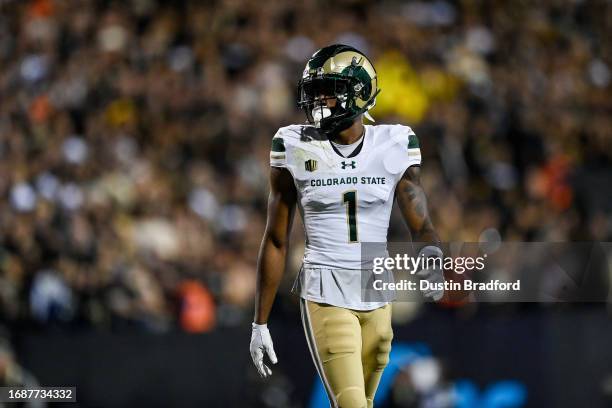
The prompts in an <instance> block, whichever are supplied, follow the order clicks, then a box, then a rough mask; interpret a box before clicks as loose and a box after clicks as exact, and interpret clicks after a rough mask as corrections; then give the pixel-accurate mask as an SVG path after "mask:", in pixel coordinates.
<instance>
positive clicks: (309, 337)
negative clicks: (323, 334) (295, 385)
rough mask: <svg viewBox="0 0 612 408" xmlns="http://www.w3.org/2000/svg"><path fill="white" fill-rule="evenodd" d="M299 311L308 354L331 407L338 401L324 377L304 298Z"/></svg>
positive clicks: (336, 404) (335, 405)
mask: <svg viewBox="0 0 612 408" xmlns="http://www.w3.org/2000/svg"><path fill="white" fill-rule="evenodd" d="M300 312H301V314H302V325H303V326H304V334H305V335H306V342H307V343H308V349H309V350H310V355H311V356H312V360H313V362H314V365H315V368H316V370H317V373H318V374H319V377H320V378H321V381H322V382H323V386H324V387H325V392H326V393H327V398H329V402H330V404H331V406H332V407H334V408H335V407H337V406H338V403H337V402H336V397H335V395H334V393H333V391H332V389H331V387H330V385H329V382H328V381H327V378H326V377H325V372H324V371H323V363H322V362H321V360H320V359H319V353H318V352H317V343H316V342H315V339H314V333H313V332H312V326H311V325H310V316H309V312H308V305H307V304H306V300H305V299H300Z"/></svg>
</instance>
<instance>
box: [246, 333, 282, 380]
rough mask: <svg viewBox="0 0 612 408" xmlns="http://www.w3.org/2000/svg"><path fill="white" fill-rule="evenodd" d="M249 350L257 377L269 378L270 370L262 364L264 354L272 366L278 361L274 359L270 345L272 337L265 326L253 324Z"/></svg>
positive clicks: (274, 355) (272, 348) (272, 347)
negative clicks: (257, 373)
mask: <svg viewBox="0 0 612 408" xmlns="http://www.w3.org/2000/svg"><path fill="white" fill-rule="evenodd" d="M250 349H251V358H253V364H255V368H257V371H258V372H259V375H260V376H261V377H262V378H266V377H269V376H271V375H272V370H270V367H268V366H267V365H265V364H264V362H263V358H264V354H267V355H268V358H269V359H270V361H271V362H272V364H276V363H277V361H278V360H277V359H276V353H275V352H274V344H272V337H270V331H269V330H268V325H267V324H256V323H253V331H252V332H251V347H250Z"/></svg>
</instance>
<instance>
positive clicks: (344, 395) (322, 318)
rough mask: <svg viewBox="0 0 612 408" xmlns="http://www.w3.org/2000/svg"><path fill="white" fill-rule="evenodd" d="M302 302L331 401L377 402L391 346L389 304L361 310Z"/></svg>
mask: <svg viewBox="0 0 612 408" xmlns="http://www.w3.org/2000/svg"><path fill="white" fill-rule="evenodd" d="M300 302H301V304H300V306H301V313H302V324H303V325H304V331H305V333H306V340H307V342H308V347H309V348H310V353H311V354H312V359H313V360H314V364H315V367H316V369H317V372H318V373H319V376H320V377H321V380H322V381H323V385H324V386H325V390H326V391H327V396H328V397H329V400H330V404H331V406H332V407H334V408H336V407H337V408H371V407H373V405H374V394H375V393H376V388H377V387H378V382H379V381H380V377H381V376H382V373H383V370H384V369H385V367H386V365H387V363H388V362H389V352H390V351H391V340H392V338H393V330H392V329H391V304H387V305H386V306H384V307H381V308H378V309H375V310H369V311H358V310H350V309H345V308H342V307H336V306H331V305H326V304H322V303H315V302H311V301H307V300H304V299H300Z"/></svg>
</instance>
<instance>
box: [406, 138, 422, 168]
mask: <svg viewBox="0 0 612 408" xmlns="http://www.w3.org/2000/svg"><path fill="white" fill-rule="evenodd" d="M407 139H408V140H407V141H406V144H407V149H406V150H407V152H406V153H407V155H408V159H407V160H408V165H407V166H406V168H408V167H410V166H420V165H421V146H420V145H419V138H418V137H417V135H415V134H414V132H413V131H412V129H410V128H408V138H407Z"/></svg>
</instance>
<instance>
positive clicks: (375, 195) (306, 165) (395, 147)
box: [270, 125, 421, 310]
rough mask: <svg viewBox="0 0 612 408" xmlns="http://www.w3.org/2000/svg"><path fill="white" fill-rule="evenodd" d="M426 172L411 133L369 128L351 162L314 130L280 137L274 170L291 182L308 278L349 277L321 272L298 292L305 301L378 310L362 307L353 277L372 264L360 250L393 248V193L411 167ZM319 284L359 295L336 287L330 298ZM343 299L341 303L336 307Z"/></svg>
mask: <svg viewBox="0 0 612 408" xmlns="http://www.w3.org/2000/svg"><path fill="white" fill-rule="evenodd" d="M420 164H421V151H420V148H419V142H418V139H417V137H416V135H415V134H414V132H413V131H412V129H410V127H408V126H402V125H377V126H369V125H365V135H364V138H363V142H362V144H361V146H360V147H357V149H356V150H355V151H354V152H353V153H352V154H351V155H350V156H349V157H342V156H341V155H340V153H339V152H338V151H337V150H335V149H334V147H333V146H332V144H331V142H330V141H329V140H328V139H327V138H326V137H324V136H321V135H320V134H319V133H318V132H317V131H316V130H315V129H314V128H313V127H312V126H307V125H291V126H287V127H283V128H280V129H279V130H278V132H277V133H276V135H275V136H274V138H273V139H272V149H271V152H270V165H271V166H274V167H282V168H286V169H287V170H289V172H290V173H291V175H292V176H293V180H294V183H295V186H296V189H297V193H298V198H297V204H298V207H299V209H300V212H301V214H302V219H303V224H304V228H305V235H306V248H305V252H304V260H303V263H304V265H303V271H304V270H305V271H317V270H318V271H322V270H325V271H344V272H342V273H343V274H344V275H345V276H343V277H341V276H340V277H339V276H336V277H330V278H329V279H328V278H325V277H321V275H322V273H321V272H316V273H311V275H313V276H314V278H312V277H311V278H308V280H309V282H308V283H307V284H306V285H305V286H307V287H302V288H301V289H300V291H301V292H302V297H305V298H308V299H309V300H313V301H318V302H326V303H329V304H334V302H335V303H340V304H336V305H337V306H341V307H349V308H355V309H360V310H367V309H371V308H375V307H378V306H380V305H379V304H372V305H370V306H367V305H363V304H362V302H360V301H359V299H360V292H359V281H360V279H359V277H358V276H356V275H358V273H357V274H356V273H355V271H356V270H361V269H364V268H367V267H368V265H367V264H368V263H369V262H368V260H365V259H362V256H361V245H360V243H362V242H382V243H386V242H387V231H388V229H389V218H390V215H391V209H392V206H393V201H394V194H395V186H396V185H397V183H398V181H399V180H400V179H401V177H402V175H403V173H404V172H405V170H406V169H407V168H408V167H410V166H413V165H420ZM370 261H371V260H370ZM303 271H302V272H301V273H303ZM349 271H352V272H349ZM337 273H340V272H337ZM349 275H350V276H349ZM302 278H304V277H302ZM321 279H327V280H329V283H330V284H331V285H332V286H341V285H342V282H346V281H347V280H349V281H351V282H352V283H350V284H348V283H347V285H348V286H351V287H353V289H355V290H356V291H357V292H358V293H356V294H351V295H350V296H349V297H350V299H349V298H348V297H347V296H346V292H347V288H342V287H336V288H331V287H330V288H327V292H328V293H327V295H325V294H323V293H321V292H322V290H323V289H325V288H323V289H321V288H322V287H324V286H326V285H325V284H324V283H323V282H322V281H321ZM334 281H336V282H335V283H334ZM302 285H303V286H304V282H302ZM307 292H311V293H310V294H308V293H307ZM332 292H336V294H332ZM338 296H340V297H341V298H342V299H332V298H337V297H338Z"/></svg>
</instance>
